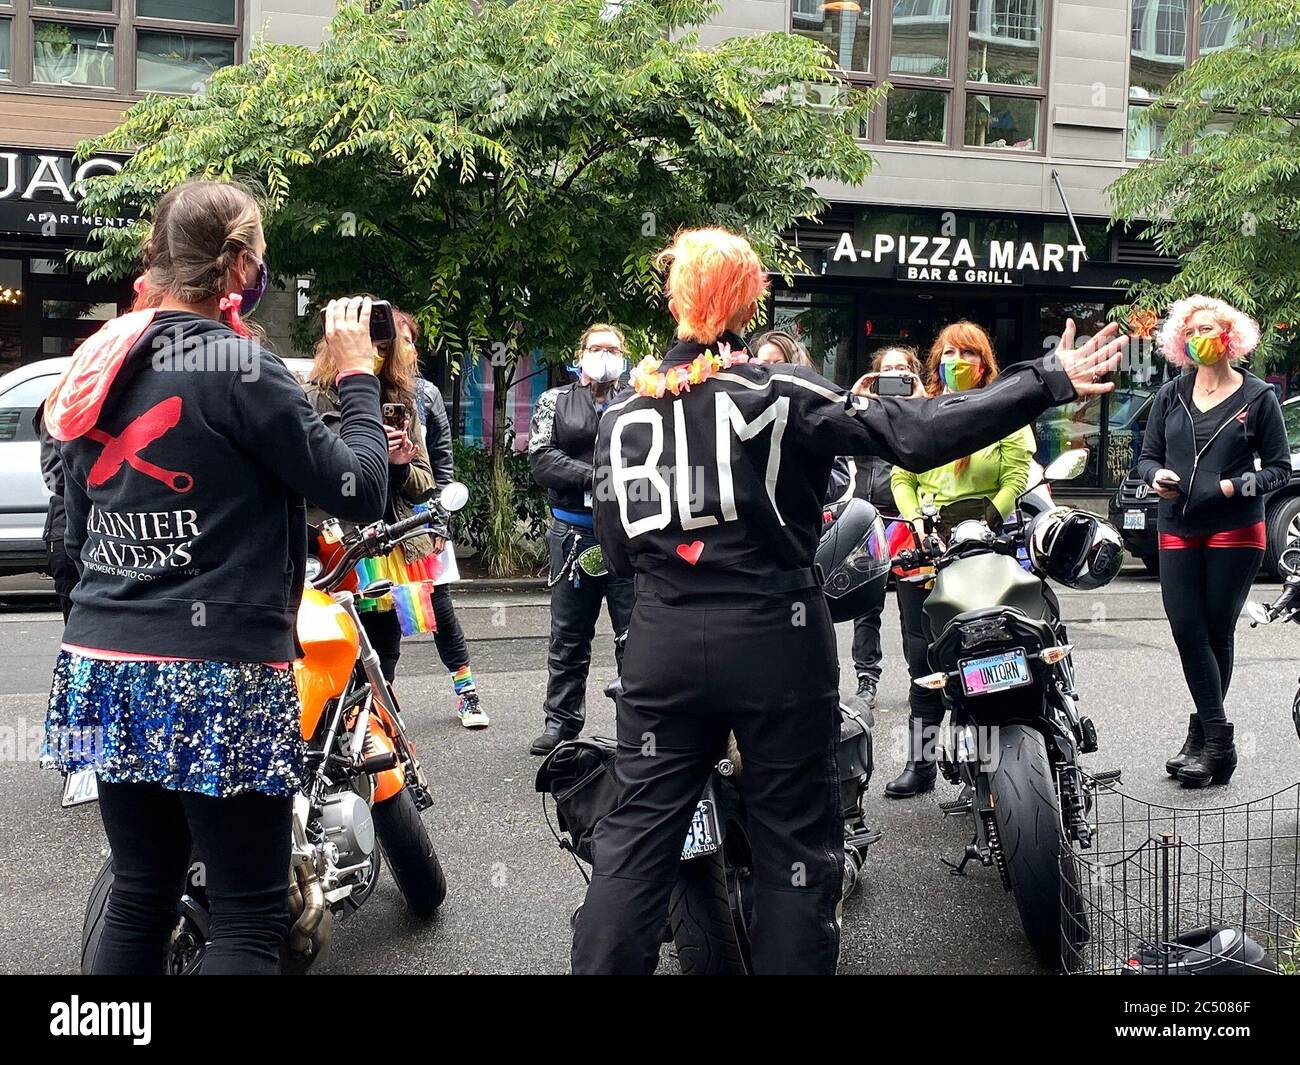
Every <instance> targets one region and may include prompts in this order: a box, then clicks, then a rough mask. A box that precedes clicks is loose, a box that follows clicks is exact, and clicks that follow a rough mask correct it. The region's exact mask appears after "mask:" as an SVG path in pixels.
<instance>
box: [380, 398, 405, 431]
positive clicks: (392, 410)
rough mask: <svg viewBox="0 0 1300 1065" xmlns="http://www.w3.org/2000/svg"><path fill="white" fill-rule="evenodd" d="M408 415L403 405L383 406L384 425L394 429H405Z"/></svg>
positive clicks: (388, 404) (391, 404) (386, 404)
mask: <svg viewBox="0 0 1300 1065" xmlns="http://www.w3.org/2000/svg"><path fill="white" fill-rule="evenodd" d="M409 417H410V413H409V412H408V411H407V409H406V404H405V403H385V404H384V424H385V425H388V426H391V427H392V428H394V429H405V428H406V423H407V420H408V419H409Z"/></svg>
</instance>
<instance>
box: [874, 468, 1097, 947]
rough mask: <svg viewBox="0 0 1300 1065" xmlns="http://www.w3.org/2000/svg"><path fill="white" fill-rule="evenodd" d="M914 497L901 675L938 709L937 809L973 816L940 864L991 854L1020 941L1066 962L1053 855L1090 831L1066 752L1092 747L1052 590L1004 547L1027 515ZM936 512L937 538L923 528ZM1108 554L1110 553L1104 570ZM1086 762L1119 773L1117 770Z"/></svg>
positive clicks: (1021, 534) (1065, 870)
mask: <svg viewBox="0 0 1300 1065" xmlns="http://www.w3.org/2000/svg"><path fill="white" fill-rule="evenodd" d="M1086 460H1087V452H1086V451H1081V452H1067V453H1066V454H1065V455H1062V456H1061V458H1059V459H1058V460H1057V461H1056V462H1053V463H1052V464H1051V466H1049V467H1048V468H1047V470H1046V471H1045V472H1044V475H1043V476H1044V480H1046V481H1056V480H1068V479H1070V478H1072V477H1075V476H1078V473H1079V472H1081V470H1082V466H1083V464H1084V463H1085V462H1086ZM926 509H927V514H926V525H925V529H924V531H925V534H926V535H925V538H924V541H923V542H922V545H921V546H920V547H919V548H918V549H916V550H912V551H905V552H901V553H900V554H899V555H898V558H897V559H896V561H897V562H898V563H899V565H900V566H901V568H902V569H905V570H915V569H917V568H918V567H923V566H933V568H934V577H933V579H934V587H933V589H932V591H931V592H930V595H929V597H928V598H927V599H926V601H925V606H924V611H925V617H926V621H927V625H928V628H929V631H930V632H931V633H932V634H933V642H932V643H931V645H930V652H929V663H930V667H931V668H932V669H934V670H935V672H934V673H931V674H930V675H928V676H925V677H918V678H915V679H914V681H913V683H915V684H918V685H920V686H922V687H926V688H931V689H935V690H938V691H941V692H942V693H943V697H944V703H945V705H946V707H947V708H948V710H949V718H948V728H947V731H946V736H945V741H944V744H943V749H942V751H941V752H939V755H938V762H939V768H940V770H941V772H942V773H943V775H944V777H945V778H946V779H947V780H948V781H949V782H951V783H953V784H960V785H961V786H962V790H961V793H960V795H959V797H958V798H957V799H956V800H954V801H951V802H944V803H941V804H940V809H941V810H942V811H943V813H944V814H945V815H946V816H967V815H969V816H970V817H971V818H972V820H973V822H974V837H973V839H972V840H971V842H970V843H969V844H968V845H967V846H966V848H965V851H964V853H963V856H962V858H961V861H960V862H959V863H952V862H946V863H945V864H947V865H949V867H950V868H951V869H952V871H953V873H954V874H955V875H965V871H966V866H967V864H968V863H969V862H971V861H972V860H977V861H979V862H980V864H982V865H985V866H991V867H994V868H996V869H997V871H998V874H999V876H1000V877H1001V879H1002V885H1003V887H1004V888H1005V889H1006V890H1007V891H1009V892H1010V893H1011V894H1012V896H1013V897H1014V898H1015V901H1016V907H1017V909H1018V910H1019V913H1020V919H1021V923H1022V925H1023V926H1024V930H1025V935H1026V937H1027V938H1028V940H1029V944H1030V946H1031V947H1032V948H1033V950H1034V953H1035V954H1036V955H1037V956H1038V958H1039V959H1040V960H1041V961H1042V962H1043V963H1044V964H1045V965H1051V966H1056V965H1064V966H1065V967H1067V968H1068V967H1069V965H1070V959H1071V956H1072V948H1077V947H1078V946H1079V945H1081V944H1082V943H1083V942H1086V940H1087V937H1088V930H1087V922H1086V917H1085V915H1084V913H1083V902H1082V899H1081V897H1080V894H1079V888H1078V884H1077V883H1076V882H1075V877H1074V871H1073V865H1072V863H1070V862H1069V861H1065V862H1062V860H1061V857H1062V850H1063V848H1064V847H1068V846H1070V845H1077V846H1079V847H1081V848H1087V847H1089V846H1091V843H1092V827H1091V825H1090V824H1089V821H1088V812H1089V811H1088V805H1089V799H1088V795H1089V789H1088V787H1086V786H1085V774H1084V771H1083V769H1082V767H1081V765H1080V763H1079V756H1080V755H1082V754H1088V753H1090V752H1092V751H1095V750H1096V749H1097V730H1096V728H1095V727H1094V725H1093V723H1092V721H1091V720H1090V719H1089V718H1087V717H1085V716H1083V715H1082V714H1080V713H1079V710H1078V706H1077V696H1076V692H1075V677H1074V667H1073V663H1072V660H1071V656H1070V652H1071V645H1070V644H1069V643H1068V641H1067V635H1066V631H1065V626H1064V625H1063V624H1062V622H1061V618H1060V608H1059V604H1058V602H1057V599H1056V596H1055V594H1053V593H1052V592H1051V589H1050V587H1049V586H1048V584H1047V582H1046V581H1045V580H1044V579H1043V577H1042V576H1040V575H1039V574H1038V573H1036V572H1027V571H1026V570H1025V569H1024V568H1022V566H1021V564H1020V563H1019V561H1018V555H1019V554H1020V553H1021V551H1022V549H1023V548H1024V546H1025V542H1026V537H1027V535H1028V534H1029V530H1030V528H1031V527H1032V526H1031V525H1030V524H1029V523H1027V522H1025V521H1023V520H1021V521H1018V522H1016V523H1015V524H1014V527H1013V528H1011V529H1010V531H1008V532H1006V533H1004V534H1002V535H998V534H995V533H994V531H993V528H992V527H991V524H990V520H987V519H986V516H985V513H981V514H977V515H975V516H967V517H965V518H964V519H963V520H955V519H958V518H961V517H962V516H961V515H960V514H954V513H952V512H951V511H949V510H948V508H945V510H944V512H938V511H936V510H935V508H933V507H928V508H926ZM940 525H942V526H944V527H945V528H946V531H947V532H948V542H947V544H946V545H945V544H944V543H942V541H940V540H939V538H938V536H937V535H936V529H937V528H938V527H939V526H940ZM1117 542H1118V541H1117ZM1117 550H1118V549H1117ZM1118 563H1119V557H1118V556H1116V557H1115V558H1114V559H1113V567H1114V570H1116V571H1117V570H1118ZM1112 576H1113V574H1112ZM912 579H920V580H929V579H930V578H929V575H928V574H925V575H922V576H920V577H916V578H912ZM1088 776H1089V778H1090V779H1096V780H1099V781H1103V782H1113V781H1115V780H1117V779H1119V773H1118V772H1112V773H1101V774H1088ZM1063 927H1064V928H1065V929H1067V932H1066V934H1065V935H1063V934H1062V928H1063Z"/></svg>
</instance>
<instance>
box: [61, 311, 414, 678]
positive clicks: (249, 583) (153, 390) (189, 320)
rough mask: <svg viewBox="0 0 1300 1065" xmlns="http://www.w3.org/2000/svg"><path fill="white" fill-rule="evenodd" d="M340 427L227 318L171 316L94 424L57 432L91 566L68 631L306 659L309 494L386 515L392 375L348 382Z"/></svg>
mask: <svg viewBox="0 0 1300 1065" xmlns="http://www.w3.org/2000/svg"><path fill="white" fill-rule="evenodd" d="M339 404H340V408H341V411H342V426H341V428H340V431H339V433H338V435H336V434H335V433H333V432H331V431H330V430H329V429H328V428H326V426H325V424H324V423H323V422H322V421H321V419H320V418H319V417H317V415H316V413H315V411H313V410H312V408H311V405H310V404H309V403H308V402H307V397H306V395H304V393H303V389H302V386H301V385H300V384H299V383H298V381H297V379H296V378H295V377H294V376H293V374H292V373H291V372H290V371H289V369H288V367H286V366H285V364H284V363H283V362H281V361H280V359H279V358H277V357H276V356H275V355H272V354H271V353H269V352H267V351H265V350H263V349H262V348H261V347H260V346H258V345H257V344H255V343H253V342H251V341H248V340H244V339H241V338H240V337H238V336H236V335H235V334H234V333H233V332H232V331H231V330H230V329H229V328H227V327H226V326H225V325H223V324H222V323H220V322H216V321H213V320H211V319H208V318H202V317H199V316H198V315H193V314H186V313H182V312H177V311H167V312H159V313H157V314H156V315H155V317H154V319H153V322H152V323H151V324H150V325H149V327H148V328H147V329H146V330H145V332H144V333H143V334H142V335H141V336H140V338H139V340H138V341H136V342H135V344H133V345H132V347H131V349H130V352H129V354H127V356H126V359H125V361H124V362H123V364H122V367H121V369H120V370H119V371H118V373H117V376H116V377H115V378H114V380H113V384H112V387H111V389H110V390H109V392H108V394H107V398H106V399H105V401H104V404H103V407H102V409H101V410H100V412H99V416H98V418H97V419H96V421H95V425H94V427H93V428H91V429H90V430H88V431H87V432H86V433H85V434H84V435H81V436H76V437H75V438H73V439H71V440H67V441H65V442H64V443H63V444H62V445H61V451H62V457H63V469H64V492H65V503H66V506H67V514H68V517H67V522H68V526H67V533H66V539H65V545H66V549H67V552H68V554H69V556H71V557H72V558H73V559H75V560H76V561H77V566H78V569H79V570H80V572H81V580H80V583H78V585H77V587H76V590H75V591H74V592H73V595H72V602H73V605H72V614H71V616H70V617H69V619H68V625H67V628H66V630H65V632H64V637H63V638H64V642H65V643H67V644H72V645H75V646H81V647H88V648H94V649H98V650H109V651H125V652H132V653H135V654H143V655H150V656H161V657H178V658H197V659H211V660H215V661H228V662H276V661H286V660H289V659H292V658H293V657H295V647H296V642H295V640H294V619H295V615H296V613H297V609H298V603H299V601H300V599H301V596H302V587H303V569H304V565H303V564H304V561H305V555H306V545H307V539H306V520H305V506H304V498H305V499H309V500H311V501H312V502H313V503H316V504H318V505H320V506H321V507H322V508H323V509H325V510H327V511H328V512H330V513H332V514H337V515H339V516H340V517H342V518H346V519H347V520H349V521H354V522H358V523H361V522H369V521H374V520H377V519H378V518H380V517H381V516H382V515H383V512H384V502H385V497H386V493H387V488H388V445H387V441H386V439H385V436H384V430H383V425H382V422H381V419H380V408H379V382H378V381H377V380H376V379H375V378H374V377H373V376H372V375H370V374H354V375H350V376H347V377H345V378H343V380H342V382H341V384H340V386H339Z"/></svg>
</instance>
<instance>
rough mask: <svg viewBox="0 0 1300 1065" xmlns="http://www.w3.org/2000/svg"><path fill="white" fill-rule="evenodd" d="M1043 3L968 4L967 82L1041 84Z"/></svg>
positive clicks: (982, 0) (1001, 0)
mask: <svg viewBox="0 0 1300 1065" xmlns="http://www.w3.org/2000/svg"><path fill="white" fill-rule="evenodd" d="M1042 38H1043V5H1042V0H971V7H970V35H969V37H968V38H967V73H966V80H967V81H992V82H997V83H998V84H1001V85H1039V84H1041V83H1042V70H1041V62H1042V59H1041V57H1042Z"/></svg>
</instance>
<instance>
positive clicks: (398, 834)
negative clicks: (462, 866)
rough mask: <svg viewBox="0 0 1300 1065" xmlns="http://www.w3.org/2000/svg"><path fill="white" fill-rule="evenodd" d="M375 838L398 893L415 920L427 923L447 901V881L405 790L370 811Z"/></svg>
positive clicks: (416, 809)
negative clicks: (424, 920)
mask: <svg viewBox="0 0 1300 1065" xmlns="http://www.w3.org/2000/svg"><path fill="white" fill-rule="evenodd" d="M370 813H371V816H372V817H373V818H374V821H375V834H376V835H377V836H378V837H379V846H380V848H381V849H382V850H383V852H384V858H385V859H387V861H388V868H389V869H390V870H391V871H392V874H393V879H394V880H396V881H397V887H398V890H399V891H401V893H402V897H403V898H404V899H405V900H406V905H407V906H408V907H409V909H410V910H411V912H412V913H413V914H415V916H416V917H420V918H422V919H428V918H430V917H432V916H433V915H434V913H435V912H437V909H438V907H439V906H441V905H442V900H443V899H445V898H446V897H447V880H446V877H444V876H443V873H442V865H441V863H440V862H439V861H438V855H437V853H436V852H435V851H434V849H433V843H432V841H431V840H430V839H429V833H428V831H426V829H425V827H424V822H423V821H422V820H420V810H419V808H418V807H417V806H416V805H415V799H414V798H412V797H411V793H410V791H409V790H408V789H406V788H403V789H402V790H401V791H399V792H398V793H397V794H396V795H394V796H393V797H392V798H391V799H385V800H384V801H383V802H381V803H376V804H375V805H374V806H373V807H372V808H371V811H370Z"/></svg>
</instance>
